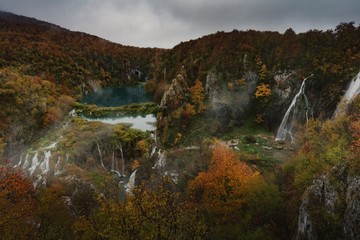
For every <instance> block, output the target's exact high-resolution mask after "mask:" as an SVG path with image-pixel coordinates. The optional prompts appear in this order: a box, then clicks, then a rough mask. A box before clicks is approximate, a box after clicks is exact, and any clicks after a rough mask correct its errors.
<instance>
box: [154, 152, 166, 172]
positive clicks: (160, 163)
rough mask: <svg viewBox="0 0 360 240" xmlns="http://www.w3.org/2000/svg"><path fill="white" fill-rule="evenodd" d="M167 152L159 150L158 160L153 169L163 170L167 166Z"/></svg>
mask: <svg viewBox="0 0 360 240" xmlns="http://www.w3.org/2000/svg"><path fill="white" fill-rule="evenodd" d="M165 153H166V152H165V151H161V149H159V152H158V155H159V156H158V159H157V160H156V162H155V165H154V166H153V169H156V168H157V169H160V168H163V167H164V166H165V163H166V156H165Z"/></svg>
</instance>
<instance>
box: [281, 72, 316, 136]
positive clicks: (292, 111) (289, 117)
mask: <svg viewBox="0 0 360 240" xmlns="http://www.w3.org/2000/svg"><path fill="white" fill-rule="evenodd" d="M312 76H313V74H311V75H310V76H309V77H307V78H305V79H304V80H303V82H302V83H301V86H300V90H299V92H298V93H297V94H296V95H295V97H294V98H293V100H292V102H291V104H290V106H289V108H288V109H287V111H286V113H285V115H284V117H283V119H282V121H281V124H280V127H279V129H278V132H277V134H276V138H275V141H285V140H286V137H287V136H288V135H289V137H290V139H291V143H294V142H295V137H294V136H293V128H294V124H295V123H296V122H297V121H296V120H297V118H299V117H300V116H299V114H300V112H299V111H298V107H299V106H298V105H299V102H300V99H301V98H300V97H301V96H302V97H303V99H304V102H305V108H306V109H305V110H306V111H305V118H306V121H308V118H309V116H308V110H309V102H308V99H307V97H306V95H305V85H306V80H307V79H309V78H310V77H312Z"/></svg>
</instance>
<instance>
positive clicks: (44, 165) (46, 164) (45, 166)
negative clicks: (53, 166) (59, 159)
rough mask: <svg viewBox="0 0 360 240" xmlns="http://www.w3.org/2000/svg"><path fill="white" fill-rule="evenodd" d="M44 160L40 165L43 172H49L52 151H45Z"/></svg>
mask: <svg viewBox="0 0 360 240" xmlns="http://www.w3.org/2000/svg"><path fill="white" fill-rule="evenodd" d="M44 155H45V157H44V161H42V162H41V163H40V165H39V167H40V170H41V174H47V172H48V171H49V170H50V163H49V162H50V157H51V151H50V150H48V151H45V152H44Z"/></svg>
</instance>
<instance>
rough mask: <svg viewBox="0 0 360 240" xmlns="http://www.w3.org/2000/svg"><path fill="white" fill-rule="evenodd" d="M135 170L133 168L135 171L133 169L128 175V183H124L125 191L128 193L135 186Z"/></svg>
mask: <svg viewBox="0 0 360 240" xmlns="http://www.w3.org/2000/svg"><path fill="white" fill-rule="evenodd" d="M136 171H137V169H135V171H133V172H132V173H131V175H130V177H129V181H128V183H127V184H126V185H125V191H126V192H127V193H128V194H131V193H132V192H133V190H134V188H135V177H136Z"/></svg>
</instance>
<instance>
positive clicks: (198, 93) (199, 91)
mask: <svg viewBox="0 0 360 240" xmlns="http://www.w3.org/2000/svg"><path fill="white" fill-rule="evenodd" d="M189 91H190V99H191V102H192V103H193V104H194V105H195V107H196V112H198V113H200V112H202V111H203V110H204V98H205V94H204V92H205V88H204V86H203V84H202V82H201V81H200V80H199V79H196V81H195V83H194V86H192V87H191V88H190V89H189Z"/></svg>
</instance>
